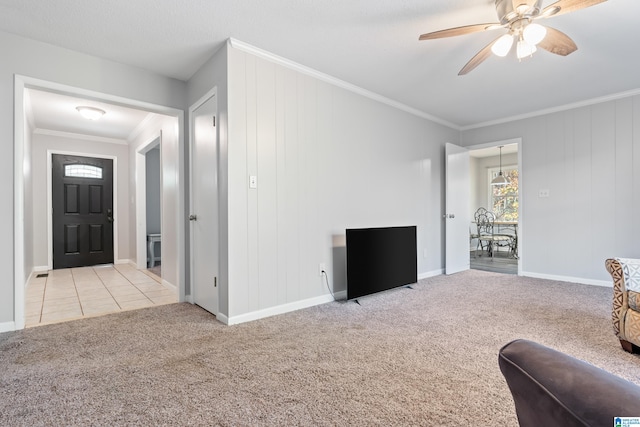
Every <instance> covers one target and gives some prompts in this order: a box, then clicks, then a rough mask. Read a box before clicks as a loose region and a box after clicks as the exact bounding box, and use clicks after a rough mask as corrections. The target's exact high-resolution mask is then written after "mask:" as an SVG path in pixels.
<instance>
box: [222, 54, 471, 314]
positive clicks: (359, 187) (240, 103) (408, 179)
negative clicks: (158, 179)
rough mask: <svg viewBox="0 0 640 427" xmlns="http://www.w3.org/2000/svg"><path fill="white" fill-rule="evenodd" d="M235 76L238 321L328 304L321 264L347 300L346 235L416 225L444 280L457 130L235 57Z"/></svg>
mask: <svg viewBox="0 0 640 427" xmlns="http://www.w3.org/2000/svg"><path fill="white" fill-rule="evenodd" d="M228 68H229V71H228V79H229V101H228V102H229V115H228V120H229V123H228V125H229V135H228V150H229V152H228V167H229V176H228V178H229V184H228V191H229V194H228V204H229V206H228V213H229V236H228V244H229V310H228V313H225V314H227V315H228V316H229V318H231V319H233V318H234V317H239V316H242V315H245V314H247V313H252V312H256V311H260V310H268V309H269V308H272V307H277V306H283V305H286V304H291V303H294V302H297V301H303V300H305V299H311V298H314V297H318V296H322V295H326V294H328V291H327V289H326V287H325V284H324V282H323V280H322V278H321V276H320V275H319V274H318V265H319V263H325V264H326V266H327V271H328V273H329V281H330V283H331V284H332V285H333V286H335V287H334V289H335V290H336V291H339V290H344V278H343V277H342V274H343V269H344V266H343V265H340V264H343V263H344V258H342V259H341V256H340V253H343V252H344V248H343V247H342V245H343V244H344V243H343V242H341V240H343V236H344V233H345V229H346V228H352V227H372V226H390V225H411V224H415V225H417V226H418V255H419V256H418V270H419V274H421V275H424V274H429V273H432V272H434V271H435V272H440V271H441V269H442V265H443V250H442V248H443V230H442V220H441V215H442V211H443V208H442V203H443V194H442V193H443V189H442V177H443V173H444V170H443V158H444V143H445V142H451V141H452V142H458V140H459V134H458V132H457V131H455V130H452V129H449V128H446V127H444V126H441V125H437V124H434V123H433V122H430V121H428V120H426V119H423V118H419V117H416V116H413V115H411V114H409V113H405V112H402V111H399V110H397V109H395V108H392V107H389V106H387V105H385V104H382V103H380V102H378V101H374V100H372V99H370V98H367V97H364V96H362V95H358V94H355V93H353V92H350V91H347V90H345V89H342V88H339V87H337V86H334V85H332V84H329V83H326V82H324V81H321V80H319V79H317V78H314V77H311V76H309V75H307V74H303V73H301V72H297V71H294V70H292V69H289V68H285V67H283V66H281V65H276V64H275V63H273V62H269V61H267V60H265V59H261V58H258V57H257V56H254V55H252V54H249V53H246V52H244V51H241V50H238V49H235V48H232V47H229V65H228ZM249 175H257V177H258V188H257V189H256V190H254V189H249V185H248V178H249ZM336 254H338V255H336ZM425 254H426V256H425ZM334 273H336V274H334ZM336 284H337V286H336Z"/></svg>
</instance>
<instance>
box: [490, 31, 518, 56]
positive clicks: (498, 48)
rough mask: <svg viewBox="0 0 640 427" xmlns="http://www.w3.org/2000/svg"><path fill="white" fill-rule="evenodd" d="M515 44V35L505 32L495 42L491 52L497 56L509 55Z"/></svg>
mask: <svg viewBox="0 0 640 427" xmlns="http://www.w3.org/2000/svg"><path fill="white" fill-rule="evenodd" d="M511 46H513V36H512V35H511V34H505V35H503V36H502V37H500V38H499V39H498V40H496V41H495V43H493V45H492V46H491V52H493V54H494V55H496V56H507V53H509V51H510V50H511Z"/></svg>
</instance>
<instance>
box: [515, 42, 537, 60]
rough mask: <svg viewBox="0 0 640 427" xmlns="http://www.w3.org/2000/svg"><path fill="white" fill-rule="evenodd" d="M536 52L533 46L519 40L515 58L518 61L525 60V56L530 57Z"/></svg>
mask: <svg viewBox="0 0 640 427" xmlns="http://www.w3.org/2000/svg"><path fill="white" fill-rule="evenodd" d="M536 50H538V49H537V48H536V46H535V45H532V44H529V43H527V42H526V40H519V41H518V46H517V47H516V56H517V57H518V59H522V58H526V57H527V56H531V55H533V54H534V53H535V51H536Z"/></svg>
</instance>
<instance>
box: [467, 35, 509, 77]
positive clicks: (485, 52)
mask: <svg viewBox="0 0 640 427" xmlns="http://www.w3.org/2000/svg"><path fill="white" fill-rule="evenodd" d="M498 38H500V37H498ZM496 40H498V39H496ZM496 40H493V41H492V42H491V43H489V44H488V45H486V46H485V47H483V48H482V50H481V51H480V52H478V53H476V56H474V57H473V58H471V59H470V60H469V62H467V64H466V65H465V66H464V67H462V70H460V72H459V73H458V75H459V76H464V75H465V74H467V73H469V72H470V71H472V70H473V69H474V68H476V67H477V66H478V65H480V64H482V63H483V62H484V60H485V59H487V58H488V57H490V56H491V46H493V44H494V43H495V42H496Z"/></svg>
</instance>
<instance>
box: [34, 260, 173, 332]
mask: <svg viewBox="0 0 640 427" xmlns="http://www.w3.org/2000/svg"><path fill="white" fill-rule="evenodd" d="M37 276H43V277H37ZM37 276H34V277H33V278H32V279H31V280H30V281H29V284H28V285H27V290H26V307H25V314H26V316H25V320H26V327H32V326H40V325H45V324H48V323H57V322H65V321H68V320H76V319H82V318H86V317H93V316H100V315H104V314H108V313H117V312H121V311H125V310H133V309H137V308H144V307H152V306H155V305H161V304H170V303H175V302H178V297H177V295H176V292H175V291H173V290H171V289H169V288H167V287H165V286H164V285H162V284H161V279H160V278H159V277H157V276H155V275H153V274H152V273H148V272H145V271H144V270H137V269H135V268H134V267H133V266H131V265H128V264H118V265H101V266H95V267H81V268H67V269H60V270H51V271H49V272H48V273H44V274H40V275H37Z"/></svg>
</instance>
